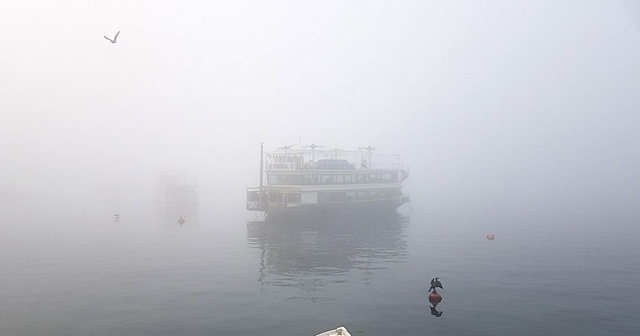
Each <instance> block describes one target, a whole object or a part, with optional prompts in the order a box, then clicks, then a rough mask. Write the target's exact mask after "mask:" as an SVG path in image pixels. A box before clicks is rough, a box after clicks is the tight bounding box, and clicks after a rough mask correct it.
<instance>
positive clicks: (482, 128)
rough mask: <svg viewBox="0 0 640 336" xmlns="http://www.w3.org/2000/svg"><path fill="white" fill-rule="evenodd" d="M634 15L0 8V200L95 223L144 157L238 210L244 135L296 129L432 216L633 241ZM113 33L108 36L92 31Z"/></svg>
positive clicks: (271, 136)
mask: <svg viewBox="0 0 640 336" xmlns="http://www.w3.org/2000/svg"><path fill="white" fill-rule="evenodd" d="M636 9H637V6H633V5H629V4H628V3H626V2H620V3H618V2H604V1H603V2H590V3H580V4H578V3H557V2H553V1H548V2H528V3H521V2H519V3H513V4H511V3H505V2H502V1H501V2H490V3H485V4H477V3H472V2H425V1H413V2H403V3H401V4H400V3H389V2H384V1H373V2H372V1H367V2H364V1H356V2H349V3H343V2H339V1H328V2H327V1H325V2H322V3H314V2H272V3H269V4H267V3H264V4H261V3H255V2H251V1H234V2H223V3H216V4H210V3H207V2H198V1H189V2H183V3H180V4H174V3H169V2H157V3H154V4H153V5H151V4H144V3H142V2H130V1H120V2H118V1H115V2H108V3H104V2H96V1H72V2H67V3H65V5H63V6H62V5H61V6H59V5H54V4H51V3H49V2H46V1H26V2H20V3H12V4H9V5H8V7H7V6H5V10H3V11H2V13H0V20H2V22H3V25H4V26H5V27H7V29H3V30H2V31H1V32H0V38H2V40H3V53H2V55H0V69H1V70H2V74H3V78H4V79H3V81H2V82H0V92H2V96H3V98H2V101H1V102H0V104H1V105H0V106H1V112H0V113H1V117H2V123H0V153H3V158H4V159H5V164H3V165H2V167H0V178H1V180H2V184H1V185H0V204H1V208H2V209H3V211H17V210H19V209H23V210H24V211H27V212H28V211H29V209H31V210H33V209H39V210H38V211H42V212H43V213H45V212H46V213H56V212H61V211H62V210H65V209H66V210H73V211H76V210H77V209H84V210H83V211H88V212H91V211H96V212H100V213H103V212H104V213H106V214H108V215H109V216H110V215H111V213H112V212H113V211H115V210H113V209H117V208H124V207H129V206H131V207H134V208H135V206H137V204H147V203H146V200H149V199H152V198H153V188H154V183H155V176H156V173H157V171H159V170H163V169H184V170H186V171H189V172H193V173H198V183H199V190H200V193H201V197H202V200H203V202H205V203H204V204H206V202H209V204H212V205H214V204H222V203H225V204H226V205H225V206H224V207H223V208H233V209H235V208H239V209H242V208H243V207H244V204H243V202H244V190H245V189H244V188H245V187H248V186H255V185H257V183H258V172H257V169H258V153H259V144H260V142H265V148H266V149H268V150H273V149H275V148H276V147H279V146H283V145H290V144H302V145H307V144H309V143H312V142H314V143H318V144H322V145H324V146H325V147H326V148H335V147H339V148H345V149H355V148H357V147H359V146H367V145H373V146H376V147H380V148H381V151H382V150H384V151H385V152H396V153H399V154H401V155H402V157H403V158H404V160H405V161H406V163H407V164H409V165H410V169H411V170H410V173H411V176H410V178H409V179H408V180H407V181H406V189H407V191H408V192H409V193H410V194H411V195H412V198H413V207H414V210H415V211H420V212H423V213H429V214H432V215H433V216H434V217H437V218H440V219H442V220H443V221H444V222H445V224H443V225H449V224H446V223H447V221H449V223H451V224H450V225H453V223H458V224H459V225H462V226H468V225H471V226H473V225H476V226H477V225H483V224H478V222H482V223H486V222H491V223H503V224H504V225H509V223H511V224H513V223H514V222H515V223H517V222H518V219H520V220H521V222H520V225H530V224H531V222H545V223H555V224H557V225H567V226H568V227H567V229H576V230H579V229H580V225H588V226H601V227H602V228H618V229H620V230H623V228H625V229H627V228H631V229H634V230H635V231H634V232H635V234H637V232H638V231H637V227H638V225H637V223H638V221H639V219H640V210H639V209H640V207H638V204H640V182H639V181H640V177H639V174H640V173H639V170H638V167H640V155H639V154H638V148H640V140H639V139H640V138H639V137H638V135H637V134H638V125H640V115H639V114H638V113H637V111H638V108H639V107H640V96H639V95H638V94H637V88H638V87H640V33H639V31H640V30H639V29H638V26H637V22H636V21H637V20H636V19H634V18H638V17H640V16H638V13H637V11H635V10H636ZM9 27H20V28H19V29H9ZM118 30H121V34H120V36H119V38H118V43H117V44H111V43H109V42H108V41H106V40H105V39H104V38H103V37H102V36H103V35H107V36H113V35H114V34H115V33H116V32H117V31H118ZM227 203H228V204H227ZM34 204H35V205H34ZM132 204H134V205H135V206H132ZM94 209H95V210H94ZM527 218H528V219H527ZM563 223H564V224H563ZM568 223H570V224H568ZM574 225H575V227H574ZM569 226H570V227H569Z"/></svg>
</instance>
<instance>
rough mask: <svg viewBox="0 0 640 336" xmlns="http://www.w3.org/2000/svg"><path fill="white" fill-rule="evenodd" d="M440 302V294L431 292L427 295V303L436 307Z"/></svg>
mask: <svg viewBox="0 0 640 336" xmlns="http://www.w3.org/2000/svg"><path fill="white" fill-rule="evenodd" d="M441 301H442V295H440V293H438V292H436V291H433V292H431V293H429V302H430V303H431V304H433V305H437V304H438V303H440V302H441Z"/></svg>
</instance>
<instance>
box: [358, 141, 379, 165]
mask: <svg viewBox="0 0 640 336" xmlns="http://www.w3.org/2000/svg"><path fill="white" fill-rule="evenodd" d="M358 148H359V149H360V150H366V151H367V152H369V161H368V162H367V164H368V165H369V166H368V167H367V166H365V168H369V169H371V152H372V151H374V150H376V149H378V148H376V147H371V146H367V147H358Z"/></svg>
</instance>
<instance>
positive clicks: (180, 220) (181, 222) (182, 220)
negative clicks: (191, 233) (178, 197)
mask: <svg viewBox="0 0 640 336" xmlns="http://www.w3.org/2000/svg"><path fill="white" fill-rule="evenodd" d="M184 222H186V220H184V218H183V217H182V216H180V219H178V223H179V224H180V225H182V224H184Z"/></svg>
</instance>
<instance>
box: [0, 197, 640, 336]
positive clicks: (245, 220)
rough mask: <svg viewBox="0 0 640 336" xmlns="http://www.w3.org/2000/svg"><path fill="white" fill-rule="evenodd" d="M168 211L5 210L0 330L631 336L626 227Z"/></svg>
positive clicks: (632, 238) (639, 273)
mask: <svg viewBox="0 0 640 336" xmlns="http://www.w3.org/2000/svg"><path fill="white" fill-rule="evenodd" d="M164 210H166V208H165V209H164ZM169 210H170V211H157V209H155V210H153V209H149V210H148V211H146V210H145V211H130V212H129V213H124V214H122V218H121V220H120V222H118V223H114V222H113V218H112V217H111V215H112V214H110V213H106V212H103V213H102V216H101V218H98V219H96V218H95V217H96V216H95V213H94V212H92V211H89V210H84V211H78V212H68V213H57V214H52V213H48V214H46V215H44V214H39V213H37V212H36V213H28V212H24V213H18V212H15V213H13V214H11V215H10V216H9V217H8V218H7V223H20V225H19V226H8V225H5V226H4V227H3V228H2V231H1V232H0V233H2V238H1V243H2V244H1V246H0V252H1V254H0V255H1V257H0V261H1V265H0V266H1V267H2V269H3V272H2V275H1V277H0V288H1V289H2V290H1V291H0V299H1V300H2V302H3V305H2V308H0V334H1V335H89V334H91V335H155V336H158V335H222V334H227V335H258V334H260V335H315V334H317V333H320V332H322V331H325V330H328V329H331V328H334V327H337V326H340V325H344V326H346V327H347V328H348V329H349V331H350V332H351V333H352V334H354V335H388V334H398V335H425V334H433V335H540V334H559V335H581V336H584V335H638V334H640V324H639V323H638V322H637V319H636V318H637V316H638V315H640V306H639V305H638V304H637V302H638V300H637V298H638V297H639V295H640V289H639V286H638V285H637V283H638V279H640V267H638V266H640V265H639V264H640V263H639V262H638V260H639V257H640V249H639V247H638V245H637V235H625V234H623V233H624V232H623V231H622V232H613V233H611V234H603V230H601V228H600V227H595V228H594V227H592V228H589V227H587V228H586V229H585V230H582V231H581V232H575V231H565V230H562V227H563V225H562V224H563V223H557V224H556V225H520V224H514V225H512V226H509V225H495V226H493V227H492V229H493V231H494V233H495V234H496V239H495V240H494V241H489V240H487V239H486V237H485V236H486V234H487V233H488V232H486V230H485V228H486V227H491V225H476V226H474V225H468V224H465V223H456V222H455V218H456V217H455V216H454V215H452V214H446V213H442V214H438V213H437V212H434V213H428V212H421V211H420V209H417V210H416V211H413V212H412V211H411V210H410V209H409V208H407V207H403V209H401V212H402V213H403V215H393V216H387V217H367V216H352V217H340V218H320V219H312V220H311V219H307V220H304V221H276V222H273V221H269V222H264V221H260V220H252V219H253V216H252V214H250V213H247V212H245V211H243V210H242V209H241V208H238V209H236V210H233V211H229V213H222V211H220V210H219V209H218V210H215V211H209V210H208V209H206V208H205V207H203V206H202V205H201V206H200V211H199V213H198V214H197V216H196V214H193V213H192V214H191V216H190V217H187V222H186V223H185V225H183V226H181V225H179V224H178V223H177V217H176V216H174V212H175V211H177V210H175V211H174V210H173V209H169ZM521 221H522V220H521ZM514 222H516V221H514ZM525 222H526V221H525ZM529 223H533V224H536V223H535V221H534V220H529ZM483 224H487V223H483ZM547 224H548V223H547ZM552 224H553V223H552ZM432 277H439V278H440V279H441V280H442V282H443V285H444V289H443V290H441V291H440V293H441V294H442V296H443V301H442V302H441V303H440V304H439V305H438V306H437V309H438V310H440V311H442V312H443V314H442V316H441V317H434V316H432V315H431V314H430V309H429V307H430V304H429V302H428V300H427V295H428V294H427V289H428V287H429V284H428V282H429V280H430V279H431V278H432Z"/></svg>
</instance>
